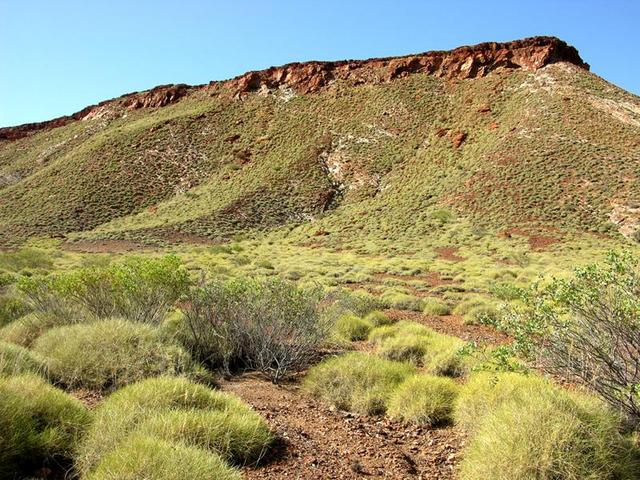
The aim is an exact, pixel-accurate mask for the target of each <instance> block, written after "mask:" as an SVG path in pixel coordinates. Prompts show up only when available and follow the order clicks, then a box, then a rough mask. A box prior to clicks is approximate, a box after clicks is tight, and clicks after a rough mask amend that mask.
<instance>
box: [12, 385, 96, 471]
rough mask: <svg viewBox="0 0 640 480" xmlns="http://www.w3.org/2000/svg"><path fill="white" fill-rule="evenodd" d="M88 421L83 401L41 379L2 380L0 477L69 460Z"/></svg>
mask: <svg viewBox="0 0 640 480" xmlns="http://www.w3.org/2000/svg"><path fill="white" fill-rule="evenodd" d="M89 421H90V416H89V413H88V412H87V410H86V409H85V408H84V407H83V406H82V404H81V403H80V402H78V401H77V400H75V399H73V398H72V397H71V396H69V395H67V394H66V393H64V392H62V391H60V390H58V389H57V388H55V387H52V386H51V385H49V384H48V383H46V382H45V381H44V380H42V379H41V378H40V377H37V376H31V375H24V376H14V377H5V378H2V377H0V431H1V432H2V435H0V478H21V475H22V476H27V475H28V474H29V473H32V472H33V471H34V470H36V469H37V468H39V467H42V466H43V465H44V464H45V462H49V461H51V460H53V459H54V458H56V459H57V461H61V460H68V459H69V458H70V457H71V454H72V452H73V451H74V450H75V448H76V445H77V442H78V440H79V438H80V435H81V434H82V432H83V431H84V429H85V428H86V427H87V425H88V423H89Z"/></svg>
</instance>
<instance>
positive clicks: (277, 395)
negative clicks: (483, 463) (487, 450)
mask: <svg viewBox="0 0 640 480" xmlns="http://www.w3.org/2000/svg"><path fill="white" fill-rule="evenodd" d="M222 388H223V389H224V390H226V391H229V392H233V393H235V394H236V395H238V396H240V397H241V398H243V399H244V400H245V401H246V402H248V403H249V404H251V405H253V406H254V408H255V409H256V410H257V411H258V412H260V413H261V414H262V415H263V416H264V417H265V418H266V419H267V422H268V423H269V425H270V426H271V428H272V429H273V430H274V431H275V432H276V433H277V435H278V437H279V438H281V439H283V441H282V442H281V443H280V445H277V446H276V447H275V451H274V452H272V455H273V458H272V459H271V460H270V461H269V462H268V463H266V464H264V465H262V466H260V467H255V468H254V467H245V468H243V469H242V470H243V476H244V478H246V479H249V480H252V479H270V480H276V479H283V480H284V479H287V480H290V479H327V480H329V479H352V478H363V477H367V478H386V479H406V478H412V479H425V480H426V479H452V478H454V474H453V473H454V469H455V466H456V464H457V461H458V458H459V456H460V454H459V452H460V450H461V448H462V446H463V444H464V436H463V434H462V433H461V432H460V431H459V430H458V429H457V428H455V427H446V428H437V429H436V428H433V429H430V428H422V427H416V426H405V425H403V424H400V423H398V422H393V421H391V420H389V419H387V418H383V417H367V416H360V415H355V414H353V413H347V412H341V411H336V410H335V409H332V408H329V407H327V406H325V405H323V404H321V403H320V402H317V401H315V400H313V399H312V398H309V397H308V396H307V395H305V394H304V393H303V392H301V391H300V386H299V385H298V384H296V383H292V384H289V385H283V386H276V385H273V384H272V383H270V382H269V381H267V380H264V379H261V378H260V377H258V376H255V375H244V376H242V377H237V378H234V379H232V380H230V381H225V382H223V383H222Z"/></svg>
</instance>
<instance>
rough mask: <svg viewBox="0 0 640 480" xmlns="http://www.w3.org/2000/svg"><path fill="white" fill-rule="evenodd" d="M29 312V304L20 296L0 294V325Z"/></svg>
mask: <svg viewBox="0 0 640 480" xmlns="http://www.w3.org/2000/svg"><path fill="white" fill-rule="evenodd" d="M27 313H29V306H28V305H27V304H26V303H25V302H24V301H23V300H21V299H20V298H17V297H15V296H12V295H8V294H5V295H0V327H3V326H4V325H7V324H9V323H11V322H13V321H14V320H16V319H18V318H20V317H22V316H24V315H26V314H27Z"/></svg>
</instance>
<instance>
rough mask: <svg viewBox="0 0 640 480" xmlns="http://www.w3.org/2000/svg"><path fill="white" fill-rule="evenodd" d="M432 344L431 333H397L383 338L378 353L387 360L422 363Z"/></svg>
mask: <svg viewBox="0 0 640 480" xmlns="http://www.w3.org/2000/svg"><path fill="white" fill-rule="evenodd" d="M430 345H431V339H430V336H429V335H407V334H396V335H393V336H390V337H387V338H385V339H384V340H381V341H380V342H379V346H378V350H377V353H378V355H380V356H381V357H382V358H386V359H387V360H395V361H397V362H410V363H413V364H415V365H421V364H422V360H423V358H424V355H425V353H426V352H427V350H428V349H429V347H430Z"/></svg>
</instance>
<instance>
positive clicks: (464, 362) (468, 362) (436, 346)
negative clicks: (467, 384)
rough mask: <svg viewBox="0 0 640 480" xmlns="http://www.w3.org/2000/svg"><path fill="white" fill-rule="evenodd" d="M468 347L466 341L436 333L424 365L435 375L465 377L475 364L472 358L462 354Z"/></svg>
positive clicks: (425, 355)
mask: <svg viewBox="0 0 640 480" xmlns="http://www.w3.org/2000/svg"><path fill="white" fill-rule="evenodd" d="M466 345H467V344H466V342H465V341H464V340H461V339H459V338H457V337H453V336H451V335H443V334H440V333H436V332H434V333H433V335H432V336H431V338H430V341H429V348H427V351H426V352H425V354H424V356H423V357H422V363H423V365H424V367H425V368H426V369H427V371H429V372H430V373H433V374H434V375H445V376H448V377H460V376H464V375H466V374H467V373H469V372H470V371H471V368H472V367H473V362H474V361H473V359H472V358H471V357H469V356H466V355H463V354H462V351H463V348H464V347H465V346H466Z"/></svg>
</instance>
